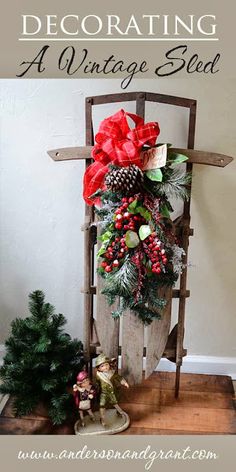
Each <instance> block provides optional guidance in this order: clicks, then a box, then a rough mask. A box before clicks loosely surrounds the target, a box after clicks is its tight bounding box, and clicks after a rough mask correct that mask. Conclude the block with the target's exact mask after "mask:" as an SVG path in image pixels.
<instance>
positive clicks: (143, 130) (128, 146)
mask: <svg viewBox="0 0 236 472" xmlns="http://www.w3.org/2000/svg"><path fill="white" fill-rule="evenodd" d="M127 117H129V118H131V119H132V120H133V121H134V123H135V128H133V129H131V128H130V127H129V125H128V122H127ZM159 133H160V129H159V125H158V123H156V122H150V123H146V124H144V120H143V118H141V117H140V116H138V115H135V114H133V113H126V112H125V111H124V110H120V111H118V112H117V113H115V114H114V115H112V116H110V117H109V118H106V119H105V120H103V121H102V122H101V124H100V126H99V131H98V133H97V134H96V136H95V141H96V144H95V146H94V148H93V150H92V154H91V155H92V157H93V159H94V160H95V162H94V163H93V164H91V165H90V166H89V167H88V168H87V169H86V171H85V174H84V192H83V197H84V200H85V201H86V203H87V204H88V205H93V203H94V202H93V199H92V197H91V196H92V195H93V194H94V193H95V192H96V191H97V190H98V189H103V188H104V177H105V175H106V173H107V172H108V171H109V167H108V166H109V164H111V163H112V164H115V165H117V166H120V167H126V166H129V165H131V164H135V165H136V166H138V167H140V168H142V161H141V158H140V152H141V149H142V146H143V145H144V144H148V145H149V146H154V144H155V142H156V139H157V136H158V135H159Z"/></svg>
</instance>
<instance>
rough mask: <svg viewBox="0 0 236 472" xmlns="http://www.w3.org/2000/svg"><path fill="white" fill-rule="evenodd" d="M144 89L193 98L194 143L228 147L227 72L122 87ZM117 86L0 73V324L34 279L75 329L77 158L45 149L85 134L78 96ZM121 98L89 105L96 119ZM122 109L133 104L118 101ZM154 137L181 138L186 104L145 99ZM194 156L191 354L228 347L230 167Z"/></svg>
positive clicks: (79, 313)
mask: <svg viewBox="0 0 236 472" xmlns="http://www.w3.org/2000/svg"><path fill="white" fill-rule="evenodd" d="M132 90H134V91H140V90H145V91H151V92H158V93H168V94H171V95H178V96H184V97H188V98H194V99H197V100H198V112H197V130H196V145H195V147H196V149H205V150H209V151H218V152H222V153H225V154H229V155H232V156H233V155H235V156H236V153H235V148H236V133H235V112H234V110H235V106H234V105H235V101H236V96H235V93H236V92H235V90H236V87H235V82H234V81H233V80H232V81H230V80H228V81H227V82H222V83H220V82H219V81H217V82H216V81H215V80H214V78H211V80H209V82H208V81H207V80H205V79H204V81H203V82H202V81H201V79H200V80H198V81H197V80H196V79H192V80H189V79H188V80H185V79H178V80H177V79H168V80H142V81H141V80H136V81H133V83H132V84H131V86H130V87H129V89H128V91H132ZM114 92H120V82H119V80H77V79H76V80H24V81H20V80H1V81H0V117H1V119H0V133H1V134H0V155H1V206H0V221H1V235H0V237H1V239H0V256H1V265H0V270H1V280H0V290H1V332H0V343H4V341H5V339H6V337H7V336H8V334H9V328H10V322H11V320H12V319H14V318H15V317H16V316H17V315H21V316H24V315H26V314H27V297H28V293H29V292H30V291H32V290H35V289H42V290H44V292H45V294H46V298H47V300H48V301H50V302H51V303H53V304H54V305H55V307H56V310H57V311H59V312H62V313H64V314H65V315H66V316H67V319H68V326H67V329H68V332H69V333H70V334H72V336H77V337H79V338H81V337H82V323H83V296H82V294H81V293H80V289H81V287H82V286H83V233H82V232H81V230H80V228H81V225H82V223H83V211H84V210H83V201H82V175H83V164H82V163H80V162H78V161H74V162H62V163H54V162H53V161H52V160H50V158H49V156H48V155H47V154H46V151H47V150H48V149H53V148H56V147H63V146H76V145H83V144H84V143H85V141H84V136H85V128H84V99H85V97H86V96H89V95H99V94H104V93H114ZM118 107H119V105H117V106H116V105H112V106H111V105H110V106H106V107H97V109H96V112H95V114H94V117H95V120H96V123H97V124H98V123H99V121H100V120H101V119H103V118H104V117H105V116H106V115H108V114H112V113H113V112H115V111H116V110H117V109H118ZM124 107H125V108H126V109H128V110H131V111H134V110H135V109H134V106H133V105H131V104H124ZM147 119H148V120H149V119H155V120H157V121H159V123H160V127H161V130H162V134H161V138H160V139H161V141H162V142H163V141H168V142H172V143H173V144H174V145H175V146H185V145H186V139H185V138H186V132H187V114H186V111H185V110H182V109H180V108H179V109H176V110H175V108H173V109H171V110H170V109H169V108H168V107H165V106H163V105H162V106H160V105H159V106H158V105H155V106H154V105H149V106H148V108H147ZM235 168H236V163H235V162H234V163H232V164H230V165H229V166H228V167H227V168H225V169H218V168H213V167H211V168H210V167H209V168H208V167H201V166H196V167H195V171H194V178H193V201H192V226H193V227H194V229H195V235H194V238H191V241H190V262H191V264H192V267H190V269H189V277H188V288H189V289H190V290H191V298H190V299H189V300H188V301H187V311H186V337H185V347H187V348H188V352H189V353H190V354H200V355H205V356H209V355H210V356H228V357H235V356H236V346H235V328H236V317H235V305H236V290H235V266H236V251H235V230H236V222H235V205H236V204H235V201H236V200H235V184H236V174H235Z"/></svg>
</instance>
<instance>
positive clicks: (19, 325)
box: [0, 290, 83, 424]
mask: <svg viewBox="0 0 236 472" xmlns="http://www.w3.org/2000/svg"><path fill="white" fill-rule="evenodd" d="M44 298H45V297H44V294H43V292H41V291H40V290H36V291H35V292H33V293H31V294H30V295H29V310H30V312H31V316H29V317H27V318H25V319H20V318H16V319H15V320H14V321H13V322H12V324H11V327H12V333H11V335H10V337H9V338H8V340H7V341H6V343H5V345H6V351H7V352H6V355H5V357H4V364H3V366H2V367H1V368H0V377H1V379H2V381H3V383H2V385H1V386H0V392H1V393H3V394H10V395H12V396H13V397H14V411H15V415H16V416H22V415H26V414H29V413H31V412H32V411H33V409H34V408H35V407H36V405H37V404H38V403H39V402H43V403H44V405H45V406H46V407H47V408H48V414H49V417H50V418H51V420H52V422H53V424H61V423H62V422H63V421H64V420H65V419H66V417H67V416H68V414H69V413H70V412H71V410H72V395H70V393H69V392H68V386H70V385H72V384H73V383H74V378H75V376H76V374H77V373H78V371H79V370H81V369H82V368H83V350H82V349H83V347H82V343H81V342H80V341H77V340H76V339H74V340H72V339H71V337H70V336H69V334H66V333H64V332H63V327H64V325H65V323H66V320H65V317H64V316H63V315H62V314H58V315H56V314H55V313H54V307H53V306H52V305H51V304H50V303H45V302H44Z"/></svg>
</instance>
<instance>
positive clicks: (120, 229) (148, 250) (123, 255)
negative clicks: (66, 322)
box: [93, 145, 191, 324]
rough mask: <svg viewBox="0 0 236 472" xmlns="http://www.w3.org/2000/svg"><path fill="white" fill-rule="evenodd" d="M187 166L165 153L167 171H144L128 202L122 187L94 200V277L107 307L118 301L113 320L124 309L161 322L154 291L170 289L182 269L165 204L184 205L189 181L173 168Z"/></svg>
mask: <svg viewBox="0 0 236 472" xmlns="http://www.w3.org/2000/svg"><path fill="white" fill-rule="evenodd" d="M170 146H171V145H168V147H169V148H170ZM186 160H187V157H186V156H183V155H182V154H177V153H174V152H171V150H169V152H168V160H167V162H166V165H165V166H164V167H162V168H161V169H160V168H157V169H153V170H148V171H145V172H144V178H143V184H142V187H141V188H140V189H139V191H138V193H136V194H135V195H132V196H130V193H129V198H127V192H126V190H125V187H124V188H122V186H120V188H119V190H118V191H117V192H112V191H111V189H108V188H107V189H103V190H99V191H97V192H96V195H93V197H94V196H96V197H99V198H100V202H101V204H100V206H97V207H96V208H95V212H96V213H97V215H98V219H99V223H98V224H99V225H100V228H101V229H100V236H99V239H100V241H101V242H102V244H101V247H100V249H99V251H98V258H100V264H99V267H98V273H99V274H100V275H101V276H102V277H103V278H104V288H103V290H102V293H103V294H104V295H105V296H106V297H107V300H108V303H109V304H110V305H113V304H114V302H115V301H117V307H116V309H115V310H114V311H113V312H112V316H113V317H114V318H117V317H120V316H121V315H122V313H124V312H125V310H126V309H130V310H132V311H133V312H134V313H135V314H136V315H137V316H138V317H139V318H140V319H141V320H142V321H143V322H144V323H145V324H149V323H151V322H152V320H154V319H157V318H160V317H161V313H162V310H163V308H164V307H165V305H166V300H165V299H164V298H162V296H161V295H160V291H159V289H160V288H162V287H171V286H173V285H174V284H175V282H176V281H177V279H178V276H179V274H180V273H181V271H182V269H183V264H182V257H183V255H184V251H183V249H182V248H180V247H179V246H178V244H177V241H176V238H175V235H174V234H173V225H172V222H171V218H170V214H171V212H172V211H173V208H172V206H171V204H170V201H169V199H170V198H175V199H178V198H179V199H182V200H184V201H185V200H187V199H188V196H189V187H190V182H191V175H190V174H188V173H187V172H185V170H184V171H183V170H182V169H180V168H178V165H179V164H182V163H183V162H185V161H186ZM111 169H112V171H113V172H114V169H116V167H115V166H114V165H112V167H111ZM108 175H109V174H108ZM155 245H159V248H158V247H155Z"/></svg>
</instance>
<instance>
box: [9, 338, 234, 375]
mask: <svg viewBox="0 0 236 472" xmlns="http://www.w3.org/2000/svg"><path fill="white" fill-rule="evenodd" d="M4 353H5V346H4V344H0V365H1V364H2V361H3V357H4ZM144 367H145V359H144ZM156 370H157V371H162V372H175V364H174V363H173V362H170V361H168V360H167V359H164V358H163V359H161V360H160V362H159V364H158V366H157V369H156ZM181 372H183V373H191V374H213V375H229V376H230V377H231V378H232V380H236V357H216V356H191V355H189V356H186V357H184V359H183V365H182V367H181Z"/></svg>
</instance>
